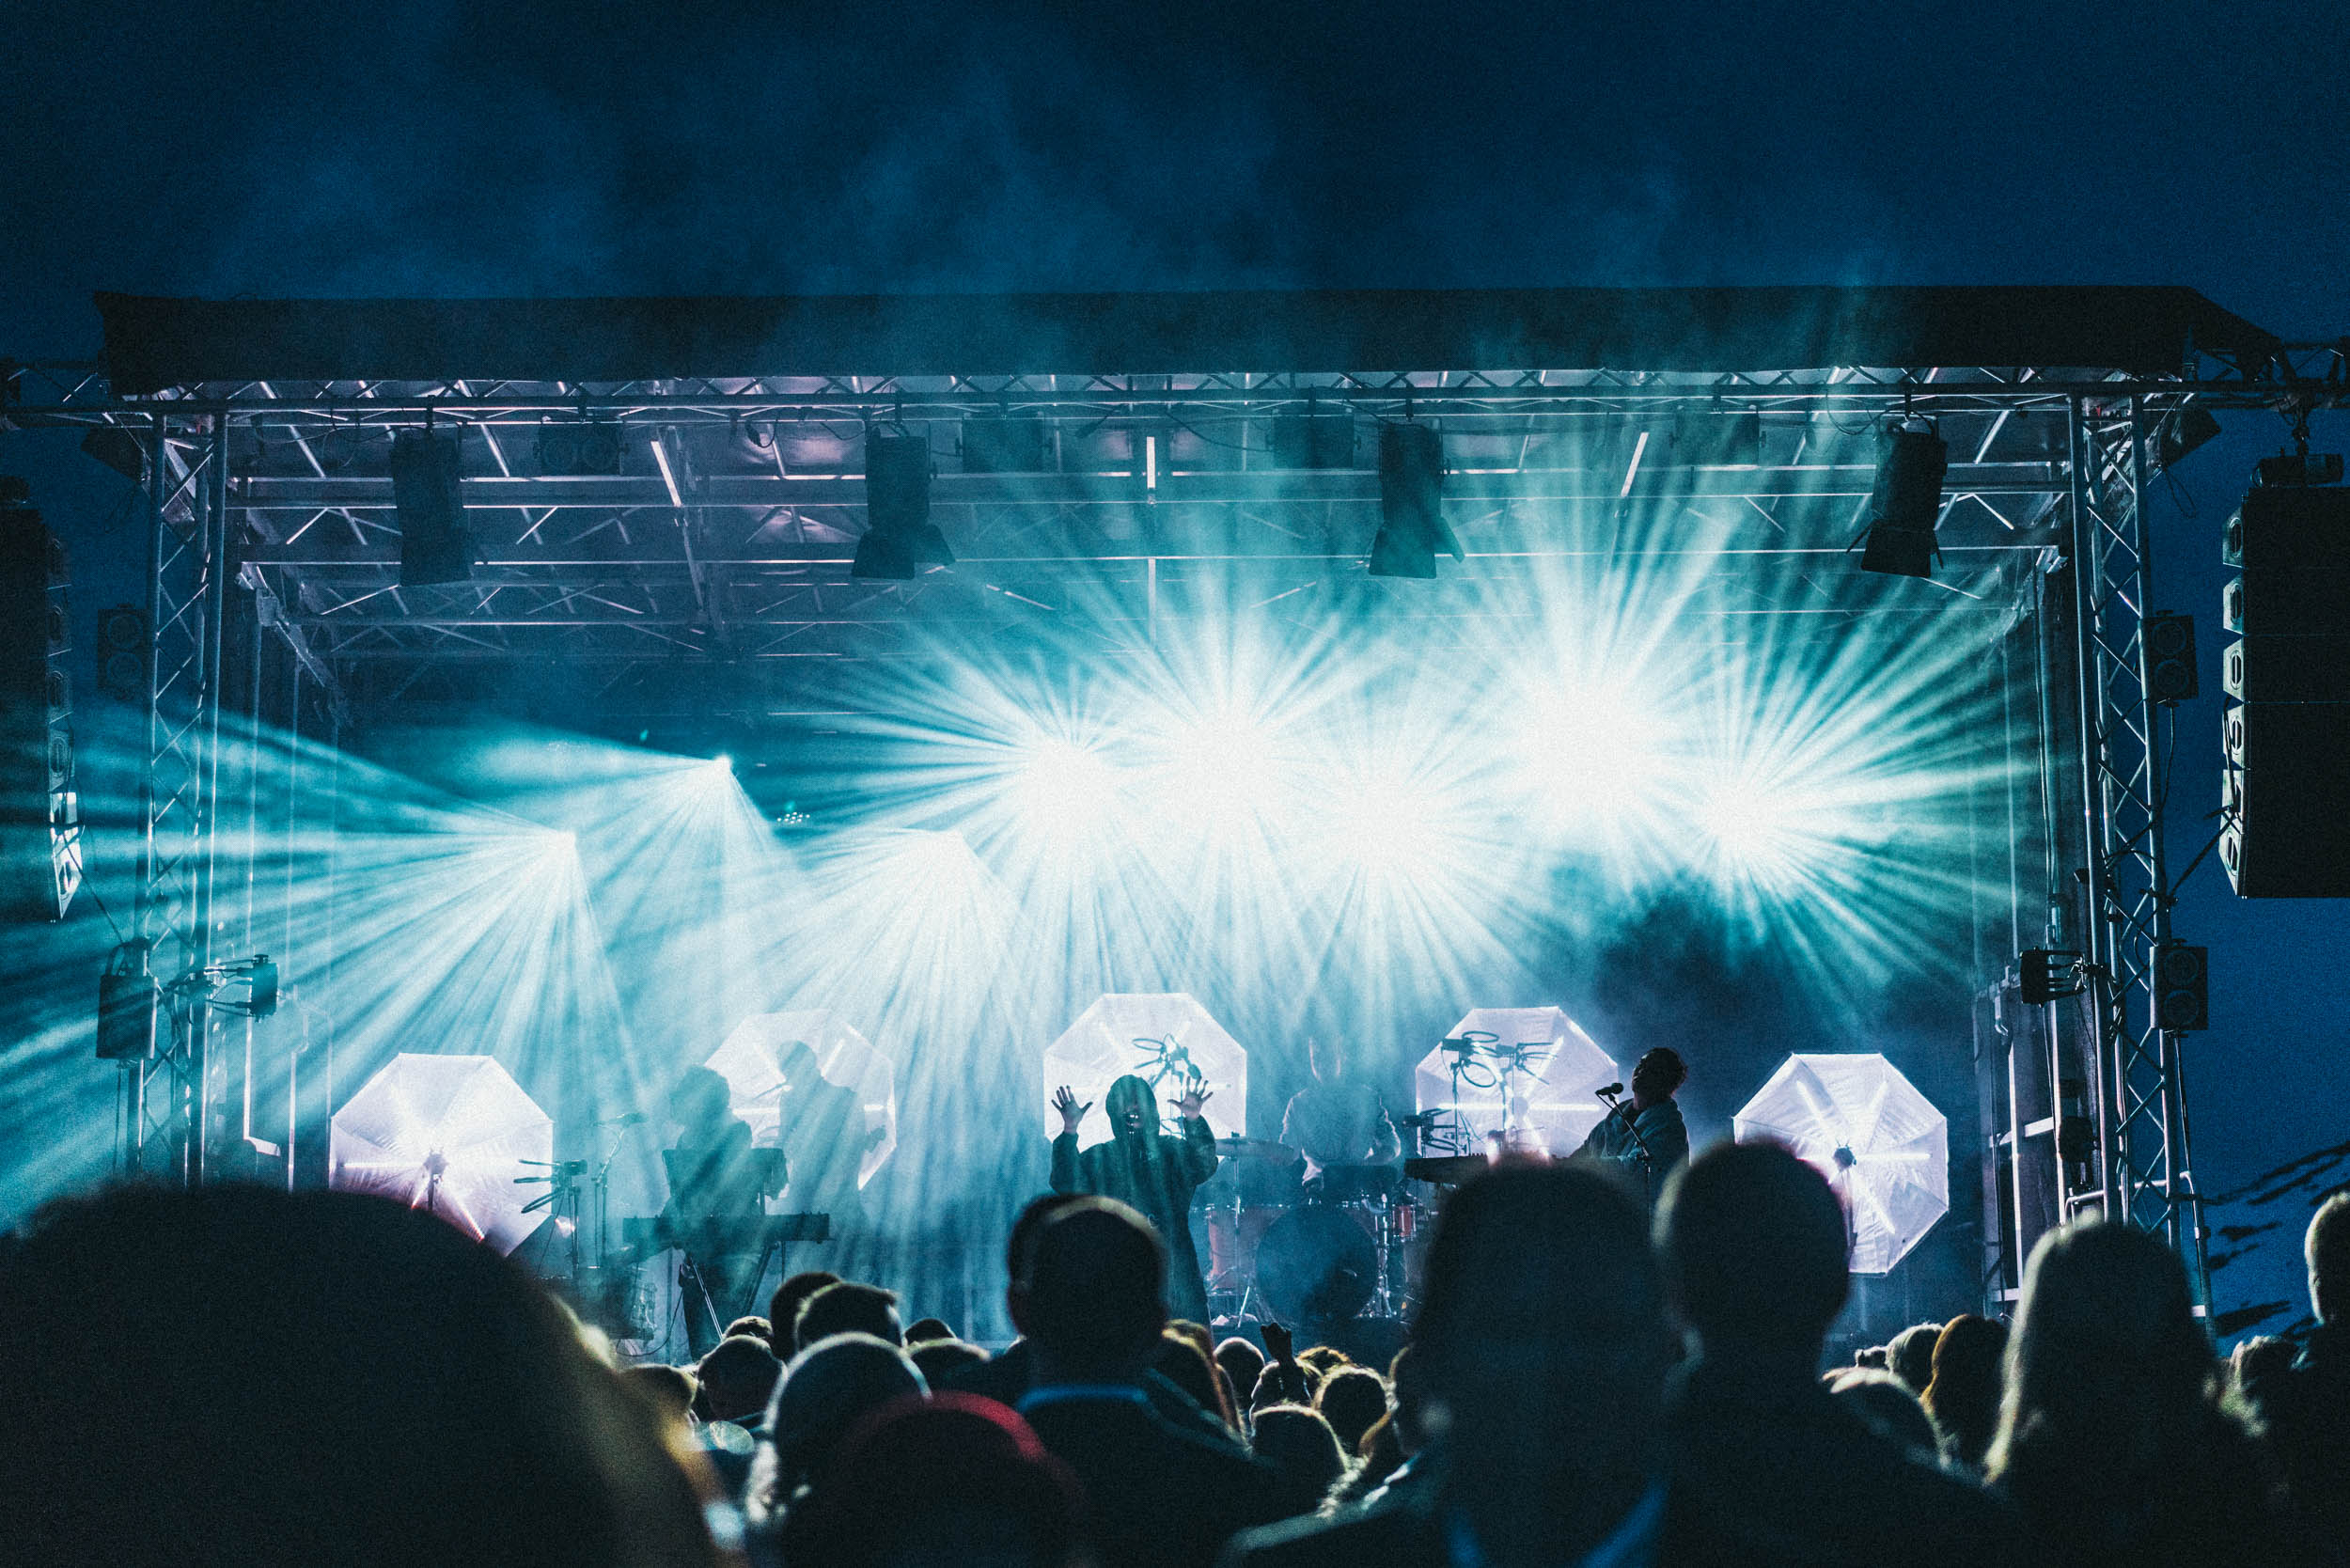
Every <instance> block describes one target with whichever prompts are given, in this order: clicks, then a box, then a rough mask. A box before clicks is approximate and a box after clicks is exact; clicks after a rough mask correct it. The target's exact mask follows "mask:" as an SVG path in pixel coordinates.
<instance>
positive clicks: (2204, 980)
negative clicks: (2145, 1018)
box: [2154, 942, 2211, 1032]
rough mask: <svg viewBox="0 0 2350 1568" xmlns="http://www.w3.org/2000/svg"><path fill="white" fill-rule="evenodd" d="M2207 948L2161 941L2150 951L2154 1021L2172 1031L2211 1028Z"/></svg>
mask: <svg viewBox="0 0 2350 1568" xmlns="http://www.w3.org/2000/svg"><path fill="white" fill-rule="evenodd" d="M2207 957H2208V952H2207V949H2202V948H2197V947H2190V946H2188V945H2187V944H2186V943H2185V942H2165V943H2163V944H2161V945H2160V946H2159V947H2157V948H2156V949H2154V1021H2155V1022H2156V1023H2157V1024H2158V1025H2160V1026H2161V1027H2163V1028H2165V1029H2169V1030H2171V1031H2173V1032H2176V1031H2178V1030H2183V1029H2202V1028H2209V1027H2211V979H2210V972H2209V965H2208V964H2207V963H2206V959H2207Z"/></svg>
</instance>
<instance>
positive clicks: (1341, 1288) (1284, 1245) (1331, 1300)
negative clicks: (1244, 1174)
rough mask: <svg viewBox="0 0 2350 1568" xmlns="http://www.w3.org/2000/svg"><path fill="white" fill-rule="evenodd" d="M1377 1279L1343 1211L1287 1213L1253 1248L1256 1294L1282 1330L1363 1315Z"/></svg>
mask: <svg viewBox="0 0 2350 1568" xmlns="http://www.w3.org/2000/svg"><path fill="white" fill-rule="evenodd" d="M1378 1278H1379V1253H1378V1249H1377V1248H1376V1247H1373V1246H1372V1245H1371V1237H1370V1235H1369V1234H1367V1233H1366V1232H1365V1231H1364V1230H1363V1227H1362V1224H1361V1222H1360V1221H1359V1220H1357V1219H1356V1218H1355V1216H1354V1215H1351V1214H1349V1213H1348V1212H1346V1211H1345V1210H1343V1209H1337V1208H1332V1207H1330V1206H1328V1205H1326V1204H1321V1203H1309V1204H1308V1205H1306V1206H1305V1207H1304V1208H1301V1209H1292V1210H1291V1211H1290V1212H1289V1213H1288V1214H1285V1215H1282V1216H1281V1217H1280V1218H1279V1219H1277V1220H1275V1221H1274V1222H1273V1223H1272V1224H1271V1225H1270V1226H1268V1227H1267V1228H1266V1230H1265V1233H1264V1235H1263V1237H1262V1238H1261V1240H1260V1241H1259V1242H1258V1243H1257V1290H1258V1292H1259V1294H1261V1295H1263V1297H1264V1298H1265V1303H1266V1305H1268V1306H1270V1307H1271V1308H1272V1309H1273V1310H1274V1312H1275V1313H1276V1314H1277V1317H1278V1321H1280V1322H1282V1323H1286V1324H1305V1323H1334V1322H1337V1321H1339V1320H1341V1319H1345V1318H1351V1317H1354V1316H1355V1315H1356V1314H1357V1313H1359V1312H1360V1311H1362V1309H1363V1308H1364V1306H1365V1305H1366V1304H1368V1303H1369V1302H1370V1300H1371V1290H1372V1287H1373V1286H1374V1285H1376V1284H1377V1282H1378Z"/></svg>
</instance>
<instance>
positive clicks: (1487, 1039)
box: [1412, 1007, 1622, 1157]
mask: <svg viewBox="0 0 2350 1568" xmlns="http://www.w3.org/2000/svg"><path fill="white" fill-rule="evenodd" d="M1450 1038H1451V1039H1454V1040H1469V1041H1471V1042H1473V1043H1476V1045H1477V1048H1476V1049H1474V1050H1472V1051H1470V1052H1468V1053H1463V1052H1460V1051H1457V1050H1456V1051H1447V1050H1446V1049H1445V1048H1444V1047H1443V1046H1442V1045H1438V1046H1437V1047H1436V1048H1435V1049H1434V1050H1432V1051H1430V1052H1429V1053H1428V1054H1427V1055H1426V1056H1424V1057H1422V1058H1420V1059H1419V1065H1418V1067H1417V1068H1415V1069H1414V1070H1413V1073H1412V1098H1413V1102H1414V1108H1416V1109H1417V1110H1418V1111H1419V1112H1420V1113H1422V1114H1423V1115H1424V1114H1426V1113H1427V1112H1429V1111H1454V1110H1457V1111H1458V1124H1457V1126H1455V1127H1453V1128H1452V1129H1451V1133H1452V1136H1453V1137H1454V1139H1455V1141H1457V1142H1458V1143H1459V1145H1460V1152H1463V1153H1477V1152H1481V1149H1482V1148H1483V1144H1484V1139H1485V1137H1486V1136H1487V1135H1488V1134H1492V1133H1502V1132H1512V1133H1517V1134H1519V1136H1518V1137H1514V1138H1513V1139H1512V1142H1513V1145H1514V1146H1515V1147H1518V1148H1524V1147H1526V1146H1527V1145H1528V1143H1533V1144H1537V1145H1539V1147H1540V1148H1542V1149H1543V1151H1545V1152H1549V1153H1552V1154H1556V1155H1559V1156H1562V1157H1563V1156H1565V1155H1568V1154H1572V1153H1574V1152H1575V1151H1576V1150H1577V1149H1579V1148H1581V1147H1582V1146H1583V1140H1584V1138H1586V1137H1589V1136H1590V1131H1591V1129H1592V1128H1593V1127H1596V1126H1598V1125H1599V1123H1600V1119H1601V1118H1603V1117H1605V1116H1606V1114H1607V1107H1606V1105H1604V1104H1602V1103H1601V1101H1600V1098H1599V1096H1598V1095H1597V1094H1595V1093H1593V1092H1592V1090H1596V1089H1598V1088H1599V1087H1600V1086H1601V1085H1603V1084H1606V1083H1608V1082H1611V1081H1613V1080H1615V1079H1618V1078H1621V1077H1622V1073H1621V1072H1620V1071H1619V1070H1618V1068H1617V1066H1616V1063H1615V1060H1614V1059H1613V1058H1610V1057H1609V1056H1608V1055H1607V1053H1606V1051H1603V1050H1601V1049H1600V1048H1599V1046H1598V1044H1597V1043H1594V1042H1593V1041H1592V1039H1591V1037H1590V1035H1588V1034H1585V1033H1584V1032H1583V1028H1582V1026H1581V1025H1579V1024H1577V1023H1576V1022H1575V1020H1574V1019H1572V1018H1570V1017H1568V1016H1567V1015H1566V1013H1565V1012H1563V1011H1560V1010H1559V1009H1558V1008H1555V1007H1481V1008H1472V1009H1470V1010H1469V1011H1467V1012H1466V1013H1465V1014H1464V1015H1463V1016H1462V1018H1461V1021H1460V1022H1459V1023H1457V1024H1455V1025H1453V1026H1452V1033H1451V1035H1450ZM1520 1050H1524V1051H1525V1053H1526V1070H1525V1071H1523V1072H1512V1073H1508V1074H1504V1073H1503V1071H1502V1068H1503V1067H1504V1066H1505V1065H1506V1064H1512V1062H1513V1060H1514V1058H1513V1057H1505V1056H1503V1055H1501V1054H1500V1053H1515V1052H1518V1051H1520ZM1456 1069H1457V1071H1456Z"/></svg>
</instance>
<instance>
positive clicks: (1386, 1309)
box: [1200, 1113, 1488, 1330]
mask: <svg viewBox="0 0 2350 1568" xmlns="http://www.w3.org/2000/svg"><path fill="white" fill-rule="evenodd" d="M1437 1114H1441V1113H1433V1114H1432V1115H1431V1116H1428V1117H1402V1118H1398V1120H1399V1121H1402V1122H1403V1123H1404V1125H1405V1128H1406V1130H1407V1131H1414V1132H1422V1131H1424V1130H1425V1129H1424V1128H1416V1127H1414V1126H1412V1124H1413V1123H1415V1122H1429V1121H1434V1117H1435V1115H1437ZM1216 1152H1217V1153H1219V1154H1220V1155H1222V1156H1223V1163H1222V1164H1221V1165H1220V1166H1219V1167H1218V1168H1217V1170H1216V1174H1215V1176H1214V1178H1213V1179H1212V1180H1211V1181H1209V1182H1208V1184H1206V1185H1205V1186H1203V1187H1201V1188H1200V1198H1201V1200H1202V1201H1203V1202H1204V1204H1205V1207H1206V1211H1207V1222H1208V1226H1207V1229H1208V1255H1209V1269H1208V1306H1209V1309H1210V1311H1211V1313H1212V1315H1213V1316H1214V1318H1215V1320H1216V1325H1217V1326H1218V1327H1220V1328H1228V1329H1232V1330H1237V1329H1240V1328H1244V1327H1246V1326H1247V1325H1250V1324H1255V1323H1262V1322H1265V1321H1267V1320H1270V1321H1272V1322H1275V1323H1283V1324H1290V1325H1300V1324H1331V1323H1338V1322H1342V1321H1344V1320H1347V1319H1350V1318H1355V1317H1362V1316H1370V1317H1374V1318H1385V1319H1402V1318H1406V1317H1409V1316H1410V1315H1411V1313H1412V1311H1413V1310H1414V1309H1416V1308H1418V1305H1419V1295H1420V1282H1421V1277H1422V1270H1423V1267H1424V1265H1425V1263H1426V1262H1427V1253H1428V1243H1429V1239H1430V1237H1431V1236H1432V1235H1433V1234H1434V1229H1435V1227H1434V1220H1435V1211H1436V1206H1437V1204H1438V1203H1439V1202H1440V1201H1441V1196H1440V1189H1443V1188H1449V1187H1452V1186H1457V1185H1458V1184H1461V1183H1463V1182H1465V1181H1467V1180H1468V1179H1469V1177H1471V1176H1472V1175H1474V1174H1476V1173H1477V1172H1478V1171H1480V1170H1482V1169H1484V1168H1485V1167H1486V1165H1487V1163H1488V1161H1487V1159H1486V1156H1484V1155H1483V1154H1431V1155H1422V1156H1417V1157H1414V1158H1411V1159H1407V1160H1404V1161H1402V1164H1401V1165H1400V1166H1396V1165H1328V1166H1324V1167H1323V1168H1321V1170H1320V1171H1319V1172H1318V1173H1317V1174H1316V1176H1315V1177H1314V1179H1313V1180H1311V1181H1308V1180H1306V1175H1305V1173H1306V1160H1305V1156H1304V1155H1302V1154H1300V1153H1299V1152H1297V1151H1296V1150H1294V1149H1292V1148H1290V1147H1289V1146H1287V1145H1286V1144H1280V1143H1274V1142H1270V1141H1268V1140H1266V1139H1264V1138H1252V1137H1226V1138H1218V1139H1217V1140H1216Z"/></svg>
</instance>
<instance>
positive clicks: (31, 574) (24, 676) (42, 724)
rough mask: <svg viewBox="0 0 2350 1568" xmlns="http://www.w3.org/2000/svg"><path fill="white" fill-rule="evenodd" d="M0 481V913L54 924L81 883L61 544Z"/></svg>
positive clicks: (20, 487) (19, 489) (10, 484)
mask: <svg viewBox="0 0 2350 1568" xmlns="http://www.w3.org/2000/svg"><path fill="white" fill-rule="evenodd" d="M29 494H30V492H29V491H28V490H27V489H26V487H25V484H24V480H23V479H18V478H0V906H5V908H6V910H7V912H8V914H9V915H11V916H17V917H26V916H37V917H40V918H42V919H49V920H61V919H63V918H65V913H66V910H67V909H68V908H69V907H70V906H71V904H72V902H73V895H74V892H75V891H76V890H77V889H78V888H79V887H80V886H81V885H82V826H81V812H80V806H79V803H78V802H77V800H76V799H75V797H74V790H73V683H72V678H71V676H70V675H69V674H68V673H67V671H66V655H67V653H68V652H69V651H71V641H72V636H71V633H72V621H71V619H70V618H69V616H68V614H67V605H66V571H67V563H66V555H65V546H64V545H63V544H61V543H59V542H58V541H57V538H56V536H55V535H54V534H52V533H51V532H50V531H49V529H48V528H47V526H46V525H43V524H42V522H41V520H40V513H39V512H38V511H35V510H33V509H32V508H31V507H30V506H28V505H26V504H25V503H26V500H27V498H28V496H29Z"/></svg>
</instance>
